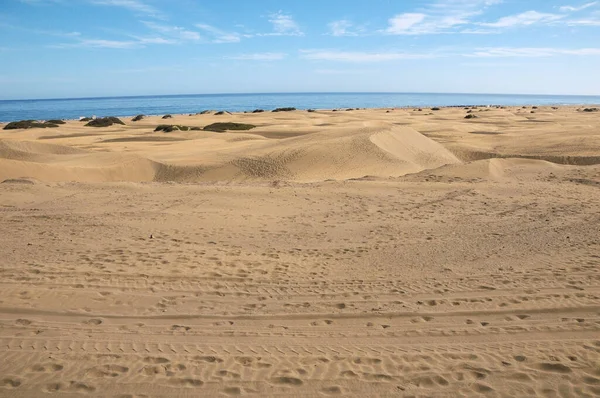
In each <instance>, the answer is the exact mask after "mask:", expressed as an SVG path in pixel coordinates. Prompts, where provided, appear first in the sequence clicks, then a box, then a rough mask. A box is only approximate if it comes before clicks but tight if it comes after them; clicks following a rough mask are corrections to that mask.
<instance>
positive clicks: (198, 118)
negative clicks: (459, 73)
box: [0, 106, 600, 397]
mask: <svg viewBox="0 0 600 398" xmlns="http://www.w3.org/2000/svg"><path fill="white" fill-rule="evenodd" d="M582 108H584V107H576V106H565V107H551V106H539V107H536V108H535V109H532V108H531V107H526V108H523V107H504V108H485V107H478V108H475V109H470V108H469V109H463V108H442V109H441V110H437V111H433V110H431V109H429V108H423V109H422V110H418V109H412V108H411V109H361V110H345V109H344V110H338V111H332V110H327V111H325V110H317V111H315V112H306V111H292V112H277V113H273V112H262V113H247V114H244V113H235V114H231V115H230V114H224V115H215V114H214V113H210V114H204V115H199V114H198V115H192V116H190V115H173V117H172V118H170V119H162V118H161V117H160V116H148V117H145V118H143V119H142V120H140V121H137V122H133V121H131V118H130V117H129V118H121V120H122V121H123V122H125V125H113V126H110V127H103V128H94V127H84V124H85V123H84V122H80V121H75V120H71V121H67V122H66V124H63V125H59V127H56V128H43V129H42V128H33V129H22V130H0V182H2V183H1V184H0V231H1V232H0V258H2V261H1V262H0V264H1V265H0V274H1V279H0V357H1V360H0V396H7V397H38V396H41V397H46V396H79V395H85V396H90V397H109V396H110V397H170V396H182V397H197V396H211V397H216V396H236V395H242V396H257V397H258V396H261V397H262V396H286V397H306V396H315V397H323V396H335V395H343V396H357V397H366V396H415V397H417V396H419V397H424V396H427V397H456V396H491V397H526V396H527V397H529V396H540V397H593V396H599V395H600V112H583V111H582ZM467 112H470V113H467ZM466 115H474V116H476V117H473V118H471V119H465V116H466ZM215 122H235V123H246V124H252V125H255V126H257V127H256V128H254V129H252V130H249V131H228V132H211V131H203V130H188V131H172V132H169V133H164V132H155V131H154V129H155V128H156V126H157V125H159V124H173V125H182V126H188V127H198V128H203V127H204V126H206V125H208V124H211V123H215ZM5 125H6V123H4V124H0V129H1V128H2V127H4V126H5Z"/></svg>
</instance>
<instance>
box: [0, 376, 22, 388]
mask: <svg viewBox="0 0 600 398" xmlns="http://www.w3.org/2000/svg"><path fill="white" fill-rule="evenodd" d="M20 385H21V380H19V379H18V378H16V377H5V378H3V379H2V381H0V387H4V388H17V387H19V386H20Z"/></svg>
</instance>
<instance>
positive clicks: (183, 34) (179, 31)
mask: <svg viewBox="0 0 600 398" xmlns="http://www.w3.org/2000/svg"><path fill="white" fill-rule="evenodd" d="M141 22H142V23H143V24H144V25H146V26H147V27H148V28H150V29H152V30H154V31H156V32H158V33H161V34H163V35H165V36H168V37H170V38H172V39H176V40H180V41H196V40H200V39H201V38H202V36H201V35H200V33H198V32H196V31H193V30H188V29H185V28H182V27H180V26H170V25H162V24H157V23H155V22H151V21H141Z"/></svg>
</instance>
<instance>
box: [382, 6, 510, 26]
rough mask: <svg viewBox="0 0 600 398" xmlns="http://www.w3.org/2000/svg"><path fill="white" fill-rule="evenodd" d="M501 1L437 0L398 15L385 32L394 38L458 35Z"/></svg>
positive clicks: (391, 19) (392, 19)
mask: <svg viewBox="0 0 600 398" xmlns="http://www.w3.org/2000/svg"><path fill="white" fill-rule="evenodd" d="M499 3H501V0H445V1H442V0H438V1H437V2H434V3H431V4H429V5H427V6H425V7H423V8H421V9H418V10H417V11H416V12H409V13H404V14H398V15H396V16H394V17H392V18H390V19H389V20H388V27H387V29H385V30H383V31H381V32H382V33H386V34H391V35H425V34H439V33H456V32H459V30H458V29H460V28H461V27H464V25H467V24H470V23H471V19H472V18H473V17H475V16H477V15H480V14H482V13H483V11H484V10H485V9H486V8H488V7H490V6H492V5H495V4H499Z"/></svg>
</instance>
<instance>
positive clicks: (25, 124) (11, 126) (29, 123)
mask: <svg viewBox="0 0 600 398" xmlns="http://www.w3.org/2000/svg"><path fill="white" fill-rule="evenodd" d="M48 127H58V124H55V123H50V122H39V121H37V120H20V121H18V122H10V123H8V124H7V125H6V126H4V130H16V129H33V128H42V129H44V128H48Z"/></svg>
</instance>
